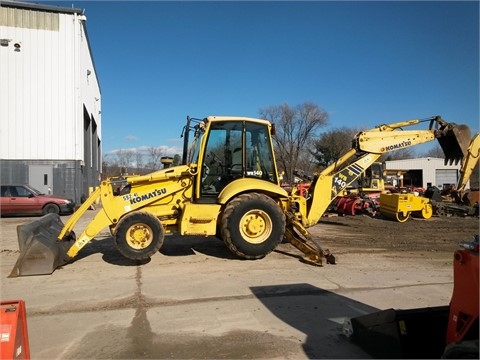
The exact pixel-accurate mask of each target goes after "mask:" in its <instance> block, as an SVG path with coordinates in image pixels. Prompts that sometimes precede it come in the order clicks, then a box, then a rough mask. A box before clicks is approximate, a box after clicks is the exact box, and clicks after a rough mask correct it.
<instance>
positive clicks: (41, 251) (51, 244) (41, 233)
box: [8, 214, 75, 277]
mask: <svg viewBox="0 0 480 360" xmlns="http://www.w3.org/2000/svg"><path fill="white" fill-rule="evenodd" d="M63 226H64V225H63V223H62V221H61V220H60V216H58V215H57V214H47V215H45V216H42V217H41V218H40V219H38V220H35V221H32V222H30V223H28V224H24V225H19V226H17V237H18V247H19V249H20V255H19V257H18V259H17V262H16V263H15V266H14V267H13V270H12V272H11V273H10V275H9V276H8V277H18V276H28V275H48V274H51V273H53V271H54V270H55V269H56V268H58V267H59V266H62V265H65V264H67V263H68V262H69V261H70V258H69V257H68V256H67V250H68V249H69V248H70V246H71V245H72V244H73V243H74V241H75V235H74V234H73V233H72V236H71V237H69V238H68V239H66V240H62V241H60V240H58V235H59V234H60V232H61V230H62V228H63Z"/></svg>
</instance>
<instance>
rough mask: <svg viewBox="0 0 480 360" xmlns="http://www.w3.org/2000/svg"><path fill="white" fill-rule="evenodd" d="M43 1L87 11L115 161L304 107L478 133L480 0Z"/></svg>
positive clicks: (350, 123) (352, 123)
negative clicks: (197, 124) (208, 119)
mask: <svg viewBox="0 0 480 360" xmlns="http://www.w3.org/2000/svg"><path fill="white" fill-rule="evenodd" d="M40 2H41V1H40ZM44 3H48V4H49V5H60V6H68V7H72V6H73V7H75V8H81V9H84V10H85V15H86V17H87V31H88V35H89V40H90V45H91V48H92V51H93V57H94V61H95V66H96V71H97V75H98V78H99V81H100V86H101V90H102V127H103V128H102V141H103V151H104V154H106V153H109V152H111V151H114V150H116V149H124V150H125V149H138V148H140V147H142V146H146V147H150V146H165V147H166V148H168V149H169V150H168V151H167V152H169V153H168V154H167V155H173V154H174V153H181V138H180V133H181V129H182V127H183V125H184V123H185V119H186V116H187V115H190V116H192V117H199V118H202V117H205V116H208V115H239V116H252V117H258V116H259V109H260V108H264V107H267V106H270V105H280V104H282V103H288V104H290V105H292V106H293V105H297V104H301V103H303V102H306V101H312V102H314V103H316V104H318V105H319V106H320V107H322V108H323V109H324V110H326V111H327V112H328V113H329V115H330V119H329V126H328V127H327V128H325V129H326V130H328V129H331V128H337V127H343V126H347V127H353V128H362V129H367V128H373V127H375V126H376V125H379V124H382V123H391V122H396V121H401V120H407V119H412V118H425V117H429V116H432V115H441V116H442V117H443V118H444V119H445V120H447V121H450V122H456V123H466V124H468V125H469V126H470V128H471V129H472V130H473V131H478V128H479V2H478V1H465V2H460V1H450V2H447V1H412V2H407V1H386V2H380V1H370V2H364V1H353V2H346V1H331V2H326V1H308V2H286V1H281V2H280V1H267V2H251V1H237V2H227V1H222V2H218V1H217V2H215V1H211V2H202V1H194V2H183V1H174V2H165V1H147V2H140V1H103V2H102V1H78V2H75V1H68V2H62V1H48V2H44ZM426 126H427V125H425V127H426ZM432 146H433V144H432Z"/></svg>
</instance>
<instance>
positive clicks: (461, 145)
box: [437, 124, 471, 165]
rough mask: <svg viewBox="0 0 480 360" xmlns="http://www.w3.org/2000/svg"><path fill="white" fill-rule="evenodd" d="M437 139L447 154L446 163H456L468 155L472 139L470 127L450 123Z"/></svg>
mask: <svg viewBox="0 0 480 360" xmlns="http://www.w3.org/2000/svg"><path fill="white" fill-rule="evenodd" d="M437 140H438V142H439V143H440V146H441V147H442V150H443V152H444V154H445V165H447V164H450V165H451V164H455V165H456V164H458V162H459V161H461V160H462V158H464V157H465V156H467V151H468V147H469V146H470V141H471V138H470V128H469V127H468V126H467V125H455V124H449V125H447V127H446V128H445V129H443V130H442V131H441V136H439V137H438V138H437Z"/></svg>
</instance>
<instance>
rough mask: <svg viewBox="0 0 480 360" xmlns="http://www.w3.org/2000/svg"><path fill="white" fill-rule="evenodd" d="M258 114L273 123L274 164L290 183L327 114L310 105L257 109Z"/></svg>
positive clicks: (286, 105)
mask: <svg viewBox="0 0 480 360" xmlns="http://www.w3.org/2000/svg"><path fill="white" fill-rule="evenodd" d="M259 113H260V116H261V117H262V118H264V119H267V120H270V121H271V122H272V123H273V124H275V127H276V136H274V137H273V141H274V145H275V151H276V157H277V161H278V162H279V165H280V166H281V167H282V168H283V169H284V171H285V175H286V179H287V181H292V180H293V172H294V170H295V169H296V168H297V165H298V163H299V159H300V158H301V155H302V154H304V153H306V152H308V151H307V150H308V149H307V145H308V143H309V142H310V140H311V139H312V137H314V136H315V135H316V132H317V130H318V129H319V128H320V127H322V126H325V125H326V124H327V122H328V113H327V112H326V111H324V110H323V109H322V108H320V107H319V106H318V105H316V104H314V103H311V102H305V103H303V104H300V105H297V106H295V107H291V106H290V105H288V104H286V103H285V104H282V105H274V106H269V107H266V108H263V109H260V111H259Z"/></svg>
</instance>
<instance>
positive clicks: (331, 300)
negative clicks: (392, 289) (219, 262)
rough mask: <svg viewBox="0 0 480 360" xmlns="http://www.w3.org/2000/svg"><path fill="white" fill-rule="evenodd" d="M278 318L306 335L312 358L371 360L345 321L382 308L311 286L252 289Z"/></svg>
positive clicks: (305, 346)
mask: <svg viewBox="0 0 480 360" xmlns="http://www.w3.org/2000/svg"><path fill="white" fill-rule="evenodd" d="M250 289H251V291H252V293H253V294H254V295H255V296H256V297H257V298H258V299H259V300H260V301H261V302H262V304H263V305H264V306H265V307H266V308H267V309H268V310H269V311H270V312H271V313H272V314H273V315H275V316H276V317H277V318H278V319H280V320H281V321H283V322H284V323H286V324H288V325H290V326H292V327H294V328H295V329H297V330H298V331H300V332H302V333H303V334H305V336H306V340H305V341H304V343H303V345H302V346H303V349H304V351H305V354H306V356H308V358H310V359H320V358H322V359H325V358H326V359H371V358H372V357H371V355H369V354H368V353H366V352H365V351H364V350H362V349H361V348H360V347H358V346H356V345H355V344H353V343H352V342H350V340H349V339H348V338H347V337H346V336H344V335H343V333H342V329H343V322H344V320H345V319H346V318H352V317H356V316H360V315H365V314H369V313H372V312H374V311H377V310H378V309H376V308H374V307H371V306H369V305H366V304H363V303H360V302H358V301H355V300H352V299H349V298H347V297H344V296H341V295H338V294H335V293H332V292H330V291H326V290H323V289H320V288H318V287H315V286H313V285H310V284H305V283H299V284H287V285H271V286H270V285H267V286H256V287H251V288H250Z"/></svg>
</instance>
